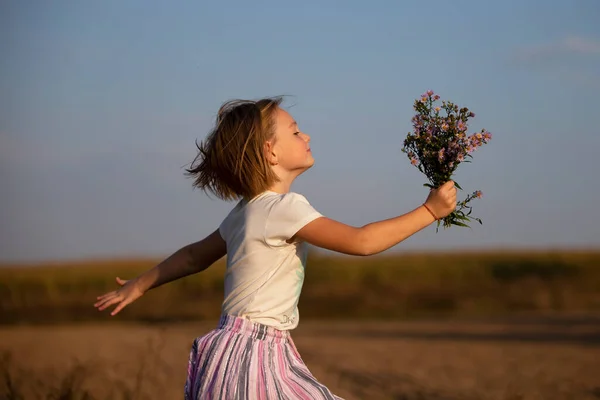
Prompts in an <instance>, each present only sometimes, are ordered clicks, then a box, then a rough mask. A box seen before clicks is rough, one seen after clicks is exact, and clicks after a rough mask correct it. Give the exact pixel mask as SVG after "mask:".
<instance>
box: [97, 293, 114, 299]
mask: <svg viewBox="0 0 600 400" xmlns="http://www.w3.org/2000/svg"><path fill="white" fill-rule="evenodd" d="M114 294H115V292H114V291H113V292H108V293H104V294H103V295H102V296H98V297H96V300H102V299H104V298H106V297H108V296H110V295H114Z"/></svg>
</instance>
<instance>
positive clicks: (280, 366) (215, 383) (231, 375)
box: [184, 315, 341, 400]
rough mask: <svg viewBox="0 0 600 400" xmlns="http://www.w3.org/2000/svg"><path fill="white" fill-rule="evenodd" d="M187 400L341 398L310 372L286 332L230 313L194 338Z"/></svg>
mask: <svg viewBox="0 0 600 400" xmlns="http://www.w3.org/2000/svg"><path fill="white" fill-rule="evenodd" d="M184 398H185V400H200V399H236V400H238V399H239V400H246V399H247V400H250V399H252V400H263V399H265V400H266V399H286V400H287V399H298V400H301V399H307V400H308V399H310V400H321V399H331V400H340V399H341V398H340V397H338V396H335V395H334V394H332V393H331V392H330V391H329V389H327V387H325V386H324V385H322V384H320V383H319V382H318V381H317V379H316V378H315V377H314V376H313V375H312V374H311V373H310V371H309V370H308V368H307V367H306V365H304V362H303V361H302V358H300V355H299V354H298V351H297V350H296V346H295V345H294V342H293V341H292V338H291V336H290V334H289V332H288V331H280V330H278V329H275V328H272V327H268V326H265V325H262V324H257V323H253V322H251V321H249V320H247V319H243V318H238V317H234V316H230V315H224V316H222V317H221V320H220V322H219V326H218V327H217V329H215V330H213V331H211V332H209V333H208V334H206V335H204V336H202V337H199V338H197V339H196V340H194V343H193V345H192V350H191V352H190V358H189V363H188V375H187V379H186V382H185V397H184Z"/></svg>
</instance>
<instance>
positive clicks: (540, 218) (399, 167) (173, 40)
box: [0, 0, 600, 261]
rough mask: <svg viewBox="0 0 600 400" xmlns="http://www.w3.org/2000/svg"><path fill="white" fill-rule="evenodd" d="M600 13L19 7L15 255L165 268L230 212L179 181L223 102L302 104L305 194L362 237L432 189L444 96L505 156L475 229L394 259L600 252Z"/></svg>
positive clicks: (469, 177)
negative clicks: (406, 146)
mask: <svg viewBox="0 0 600 400" xmlns="http://www.w3.org/2000/svg"><path fill="white" fill-rule="evenodd" d="M599 21H600V3H599V2H597V1H594V0H588V1H577V0H576V1H562V2H558V1H520V0H519V1H514V0H510V1H495V2H488V1H454V2H448V1H426V2H425V1H421V2H419V1H416V2H415V1H413V2H403V1H357V0H352V1H335V2H334V1H326V0H321V1H312V0H308V1H293V2H291V1H277V2H271V1H252V2H248V1H226V2H217V1H210V2H209V1H186V2H182V1H179V2H177V1H170V2H166V1H164V2H157V1H142V0H139V1H116V0H115V1H54V2H44V1H29V2H24V1H3V2H2V4H1V5H0V261H36V260H46V259H67V258H82V257H123V256H152V257H155V256H159V257H160V256H166V255H168V254H169V253H171V252H173V251H175V250H177V249H178V248H179V247H181V246H183V245H185V244H187V243H189V242H192V241H196V240H199V239H202V238H203V237H204V236H205V235H207V234H208V233H210V232H212V231H213V230H214V229H216V227H217V226H218V225H219V223H220V221H221V220H222V218H224V217H225V215H226V214H227V212H228V210H229V209H230V208H231V207H232V206H233V203H225V202H222V201H220V200H217V199H212V198H209V197H207V196H206V195H205V194H204V193H202V192H201V191H197V190H196V191H194V190H192V186H191V180H190V179H189V178H185V177H184V175H183V172H184V169H183V168H184V167H185V166H186V165H187V164H188V163H189V162H190V161H192V159H193V157H194V156H195V154H196V153H195V145H194V141H195V140H196V139H202V138H204V137H205V135H206V134H207V132H208V131H209V129H210V128H211V124H212V123H213V121H214V117H215V114H216V111H217V109H218V107H219V105H220V104H221V103H222V102H223V101H225V100H228V99H231V98H259V97H261V96H271V95H281V94H284V95H290V97H289V98H288V100H287V105H288V106H289V107H290V108H289V110H290V112H291V113H292V115H293V116H294V117H295V118H296V119H297V121H298V122H299V124H300V127H301V128H302V129H303V130H304V131H305V132H307V133H309V134H310V135H311V136H312V143H311V145H312V149H313V154H314V156H315V158H316V164H315V166H314V167H313V169H311V170H310V171H308V172H307V173H306V174H304V175H302V176H301V177H300V178H299V179H298V181H297V182H296V184H295V186H294V187H293V190H295V191H298V192H301V193H303V194H304V195H305V196H306V197H307V198H308V199H309V201H310V202H311V203H312V204H313V205H314V206H315V207H316V208H317V209H318V210H319V211H321V212H322V213H323V214H325V215H327V216H328V217H331V218H335V219H338V220H341V221H342V222H346V223H349V224H353V225H363V224H366V223H369V222H372V221H375V220H379V219H385V218H389V217H393V216H396V215H399V214H402V213H405V212H407V211H410V210H412V209H413V208H415V207H417V206H418V205H420V204H421V202H422V201H423V200H424V199H425V197H426V195H427V189H426V188H424V187H423V186H422V184H423V183H424V182H425V179H424V177H423V176H422V175H421V174H420V172H419V171H418V170H417V169H416V168H414V167H412V166H411V165H410V163H409V160H408V159H407V158H406V156H405V155H404V154H403V153H401V152H400V149H401V147H402V141H403V139H404V137H405V136H406V133H407V132H408V131H409V130H410V129H411V123H410V118H411V116H412V113H413V110H412V103H413V101H414V99H415V98H416V97H418V96H419V95H420V94H421V93H422V92H424V91H425V90H427V89H432V90H434V91H436V92H437V93H439V94H440V95H441V96H442V98H443V99H449V100H453V101H455V102H457V103H458V104H459V105H461V106H463V105H464V106H467V107H469V108H470V109H471V110H472V111H474V112H475V113H476V114H477V116H476V118H475V119H474V120H473V121H472V123H471V125H470V131H471V132H474V131H476V130H480V129H481V128H486V129H488V130H489V131H490V132H492V134H493V135H494V136H493V140H492V142H491V143H490V144H488V145H486V146H484V147H483V148H481V149H479V150H478V151H477V152H476V153H475V154H474V157H475V158H474V160H473V163H472V164H464V165H461V166H460V168H459V170H458V174H457V176H456V180H457V181H458V182H459V183H460V184H461V186H462V187H463V188H464V189H465V190H467V191H472V190H476V189H480V190H482V191H483V193H484V197H483V198H482V199H481V200H478V201H477V202H476V203H475V209H474V213H475V214H476V216H479V217H481V218H482V219H483V221H484V225H483V226H479V225H478V224H477V225H476V226H474V227H473V229H472V230H468V229H464V228H453V229H451V230H447V231H440V233H437V234H436V233H435V228H433V227H431V228H428V229H427V230H425V231H422V232H419V233H418V234H416V235H415V236H413V237H412V238H410V239H409V240H407V241H406V242H404V243H402V244H400V245H399V246H397V247H396V248H394V249H392V250H390V251H396V250H422V249H431V250H446V249H457V250H461V249H479V248H498V247H502V248H508V247H519V248H522V247H537V248H550V247H573V246H576V247H590V246H593V247H597V246H600V179H599V178H598V173H599V172H600V167H599V166H598V159H599V156H598V154H599V153H598V152H599V148H600V129H599V128H598V115H599V113H600V110H599V109H600V106H599V104H598V100H597V97H598V93H599V92H600V23H599Z"/></svg>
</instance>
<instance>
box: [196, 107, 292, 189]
mask: <svg viewBox="0 0 600 400" xmlns="http://www.w3.org/2000/svg"><path fill="white" fill-rule="evenodd" d="M281 102H282V99H281V98H280V97H275V98H265V99H261V100H258V101H251V100H231V101H228V102H226V103H225V104H223V105H222V106H221V108H220V109H219V113H218V115H217V120H216V124H215V127H214V128H213V129H212V131H211V132H210V133H209V135H208V136H207V138H206V140H204V141H202V142H201V143H200V144H198V142H196V146H197V147H198V150H199V152H198V155H197V156H196V158H195V159H194V161H193V162H192V164H191V166H190V168H189V169H186V175H188V176H191V177H194V187H196V188H200V189H202V190H203V191H204V192H206V193H208V192H212V193H214V194H215V195H216V196H217V197H218V198H220V199H223V200H235V199H240V198H245V199H251V198H253V197H255V196H256V195H258V194H260V193H262V192H264V191H265V190H267V189H269V187H271V186H272V185H273V184H274V183H275V182H277V181H278V178H277V175H275V173H274V172H273V170H272V169H271V166H270V165H269V161H268V160H267V156H266V154H265V142H266V141H267V140H270V139H272V138H273V136H274V135H275V112H276V111H277V109H278V108H279V105H280V104H281Z"/></svg>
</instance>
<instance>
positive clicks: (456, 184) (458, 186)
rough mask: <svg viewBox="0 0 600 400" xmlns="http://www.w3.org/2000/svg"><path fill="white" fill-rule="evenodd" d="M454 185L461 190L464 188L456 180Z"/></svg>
mask: <svg viewBox="0 0 600 400" xmlns="http://www.w3.org/2000/svg"><path fill="white" fill-rule="evenodd" d="M454 186H456V187H457V188H459V189H460V190H463V188H461V187H460V185H459V184H458V183H457V182H454Z"/></svg>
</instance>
